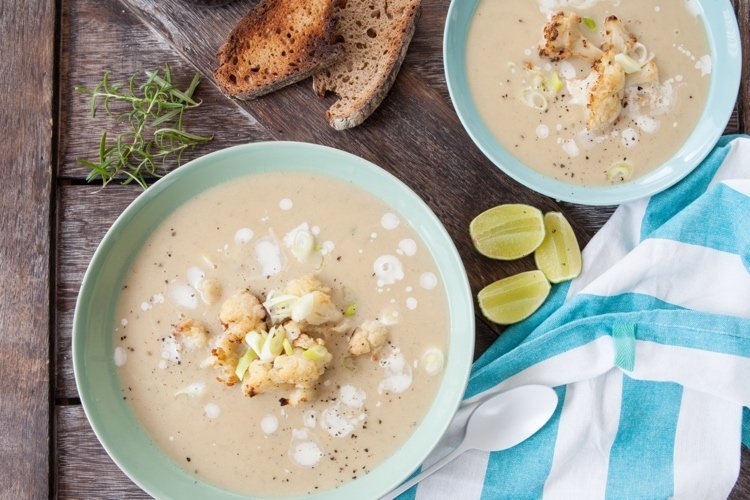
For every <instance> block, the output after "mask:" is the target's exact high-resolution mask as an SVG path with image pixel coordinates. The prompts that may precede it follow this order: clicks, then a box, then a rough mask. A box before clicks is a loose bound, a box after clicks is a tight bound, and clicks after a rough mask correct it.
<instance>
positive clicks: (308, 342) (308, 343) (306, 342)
mask: <svg viewBox="0 0 750 500" xmlns="http://www.w3.org/2000/svg"><path fill="white" fill-rule="evenodd" d="M315 343H316V342H315V339H313V338H311V337H310V336H309V335H306V334H304V333H303V334H301V335H300V336H299V337H297V338H296V339H294V340H293V341H292V346H293V347H299V348H300V349H309V348H311V347H312V346H314V345H315Z"/></svg>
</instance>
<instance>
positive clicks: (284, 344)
mask: <svg viewBox="0 0 750 500" xmlns="http://www.w3.org/2000/svg"><path fill="white" fill-rule="evenodd" d="M281 345H282V347H283V348H284V354H286V355H287V356H291V355H292V354H294V348H293V347H292V344H290V343H289V339H284V342H282V343H281Z"/></svg>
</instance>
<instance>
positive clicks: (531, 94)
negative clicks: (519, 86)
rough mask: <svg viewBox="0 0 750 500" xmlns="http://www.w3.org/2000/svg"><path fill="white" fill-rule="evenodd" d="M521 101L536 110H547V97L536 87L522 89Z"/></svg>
mask: <svg viewBox="0 0 750 500" xmlns="http://www.w3.org/2000/svg"><path fill="white" fill-rule="evenodd" d="M522 98H523V102H524V103H525V104H526V105H527V106H529V107H530V108H534V109H536V110H538V111H547V108H548V107H549V103H548V102H547V98H546V97H544V95H543V94H542V93H541V92H539V91H538V90H536V89H533V88H527V89H524V91H523V96H522Z"/></svg>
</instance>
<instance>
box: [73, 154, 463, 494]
mask: <svg viewBox="0 0 750 500" xmlns="http://www.w3.org/2000/svg"><path fill="white" fill-rule="evenodd" d="M279 171H283V172H289V175H294V172H313V173H317V174H322V175H328V176H331V177H335V178H338V179H342V180H345V181H347V182H350V183H351V184H353V185H354V186H357V187H359V188H362V189H364V190H366V191H369V192H370V193H372V194H373V195H375V196H377V197H378V198H380V199H381V200H383V201H384V202H385V203H387V204H388V205H390V206H391V207H392V208H393V209H394V210H395V211H396V212H398V213H399V215H400V216H401V218H402V219H403V220H407V221H409V223H410V224H411V226H412V227H413V228H414V229H415V230H416V232H417V233H418V234H419V236H420V237H421V238H422V240H423V242H424V244H425V245H426V246H427V248H428V249H429V251H430V253H431V254H432V256H433V258H434V259H435V262H436V264H437V267H438V271H439V273H440V277H441V279H442V282H443V284H444V287H445V290H446V294H447V298H448V304H449V309H450V345H449V350H448V354H447V357H446V359H447V361H446V366H445V374H444V378H443V382H442V383H441V385H440V387H439V389H438V393H437V396H436V397H435V400H434V402H433V404H432V406H431V407H430V409H429V411H428V413H427V415H426V416H425V418H424V420H423V421H422V423H421V424H420V425H419V426H418V427H417V429H416V430H415V431H414V433H413V434H412V435H411V437H410V438H409V439H408V441H406V443H405V444H404V445H403V446H402V447H401V448H400V449H399V450H398V451H397V452H396V453H395V454H394V455H393V456H391V457H390V458H389V459H388V460H386V461H385V462H384V463H382V464H380V465H379V466H377V467H375V468H374V469H373V470H372V472H370V473H369V474H367V475H365V476H363V477H361V478H359V479H357V480H355V481H352V482H349V483H346V484H345V485H343V486H341V487H339V488H337V489H335V490H329V491H326V492H322V493H320V494H317V495H315V496H312V497H310V498H324V497H325V498H327V499H350V498H375V497H378V496H381V495H383V494H384V493H386V492H387V491H389V490H390V489H391V488H393V487H395V486H396V485H398V484H399V483H400V482H402V481H403V480H404V479H405V478H406V477H407V476H408V475H409V474H410V473H411V472H412V471H414V470H415V469H416V468H417V467H418V466H419V465H420V464H421V462H422V461H423V460H424V458H425V457H426V456H427V454H428V453H429V452H430V451H431V450H432V448H433V447H434V446H435V445H436V444H437V441H438V440H439V439H440V437H441V436H442V435H443V433H444V432H445V430H446V429H447V427H448V424H449V423H450V421H451V419H452V418H453V414H454V413H455V411H456V409H457V408H458V404H459V403H460V401H461V398H462V397H463V393H464V389H465V387H466V382H467V380H468V376H469V370H470V368H471V362H472V356H473V351H474V309H473V300H472V295H471V289H470V288H469V283H468V280H467V278H466V272H465V270H464V267H463V264H462V262H461V259H460V257H459V255H458V252H457V251H456V247H455V246H454V245H453V242H452V241H451V238H450V236H448V233H447V232H446V231H445V229H444V228H443V226H442V224H441V223H440V221H438V219H437V217H435V215H434V214H433V213H432V211H431V210H430V209H429V208H428V207H427V205H426V204H425V203H424V202H423V201H422V200H421V199H420V198H419V197H418V196H417V195H416V194H415V193H414V192H413V191H411V190H410V189H409V188H408V187H407V186H406V185H405V184H404V183H402V182H401V181H399V180H398V179H396V178H395V177H394V176H392V175H391V174H389V173H387V172H386V171H384V170H383V169H381V168H379V167H377V166H375V165H373V164H372V163H369V162H367V161H365V160H363V159H361V158H358V157H356V156H354V155H351V154H349V153H345V152H342V151H338V150H336V149H331V148H327V147H323V146H316V145H313V144H304V143H294V142H264V143H255V144H247V145H243V146H237V147H233V148H229V149H224V150H221V151H217V152H215V153H212V154H209V155H206V156H204V157H202V158H199V159H197V160H194V161H192V162H190V163H189V164H187V165H185V166H183V167H181V168H179V169H178V170H176V171H174V172H172V173H170V174H169V175H167V176H165V177H164V178H163V179H161V180H159V181H158V182H157V183H155V184H154V185H153V186H152V187H151V188H149V189H148V190H147V191H146V192H144V193H143V194H142V195H141V196H139V197H138V198H137V199H136V200H135V201H134V202H133V203H132V204H131V205H130V206H129V207H128V208H127V209H126V210H125V211H124V212H123V213H122V215H121V216H120V217H119V218H118V219H117V221H115V223H114V224H113V225H112V227H111V228H110V230H109V231H108V232H107V234H106V235H105V237H104V239H103V240H102V242H101V244H100V245H99V248H98V249H97V251H96V253H95V254H94V257H93V259H92V260H91V263H90V265H89V268H88V270H87V271H86V275H85V277H84V279H83V285H82V286H81V291H80V294H79V296H78V303H77V305H76V311H75V318H74V321H73V366H74V368H75V378H76V384H77V386H78V393H79V395H80V397H81V402H82V403H83V408H84V410H85V411H86V416H87V417H88V419H89V422H90V423H91V427H92V428H93V429H94V432H95V433H96V435H97V437H98V438H99V441H100V442H101V443H102V445H103V446H104V448H105V449H106V450H107V453H109V455H110V457H112V460H114V461H115V463H117V465H118V466H119V467H120V469H122V470H123V472H125V474H127V475H128V476H129V477H130V478H131V479H132V480H133V481H134V482H135V483H136V484H137V485H138V486H140V487H141V488H142V489H143V490H145V491H146V492H147V493H149V494H150V495H152V496H154V497H156V498H179V499H185V498H201V499H219V498H221V499H224V498H227V499H229V498H246V497H244V496H242V495H239V494H237V493H233V492H230V491H226V490H223V489H220V488H218V487H215V486H213V485H211V484H208V483H205V482H203V481H200V480H198V479H197V478H196V477H195V476H192V475H190V474H189V473H187V472H185V471H184V470H183V469H181V468H180V467H179V466H177V465H176V464H175V463H174V462H172V461H171V460H170V459H169V458H168V457H167V455H165V454H164V453H163V452H162V451H161V450H160V449H159V448H157V447H156V446H155V445H154V443H153V442H152V441H151V439H150V438H149V436H148V435H147V434H146V433H145V431H144V430H143V429H142V428H141V426H140V425H139V423H138V421H137V420H136V417H135V415H134V413H133V411H132V410H131V408H130V406H129V404H128V403H127V402H126V401H123V399H122V392H121V385H120V380H119V378H118V375H117V370H116V368H115V365H114V361H113V352H114V333H113V330H114V324H115V312H116V307H117V302H118V297H119V291H120V287H121V284H122V282H123V279H124V276H125V274H126V272H127V270H128V269H129V267H130V263H131V262H132V261H133V259H134V257H135V256H136V254H137V253H138V251H139V250H140V248H141V246H142V245H143V244H144V242H145V241H146V239H147V238H148V237H149V235H150V234H151V233H152V232H153V231H154V229H156V227H157V226H158V224H159V223H160V222H161V221H163V220H164V219H165V218H166V217H167V216H169V214H171V213H172V212H174V211H175V210H176V209H177V208H178V207H180V206H181V205H182V204H184V203H186V202H187V201H189V200H190V199H191V198H193V197H194V196H195V195H197V194H199V193H201V192H203V191H205V190H207V189H210V188H212V187H214V186H216V185H218V184H221V183H223V182H227V181H231V180H232V179H236V178H239V177H244V176H250V175H254V174H259V173H263V172H279ZM100 196H107V193H106V192H103V193H101V194H100Z"/></svg>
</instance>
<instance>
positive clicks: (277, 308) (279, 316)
mask: <svg viewBox="0 0 750 500" xmlns="http://www.w3.org/2000/svg"><path fill="white" fill-rule="evenodd" d="M298 300H299V297H297V296H296V295H290V294H280V295H277V294H276V293H274V292H271V293H270V294H268V298H267V299H266V301H265V302H263V307H265V308H266V311H268V314H269V316H270V317H271V321H274V322H278V321H283V320H285V319H286V318H288V317H289V316H291V314H292V307H294V304H295V303H296V302H297V301H298Z"/></svg>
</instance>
